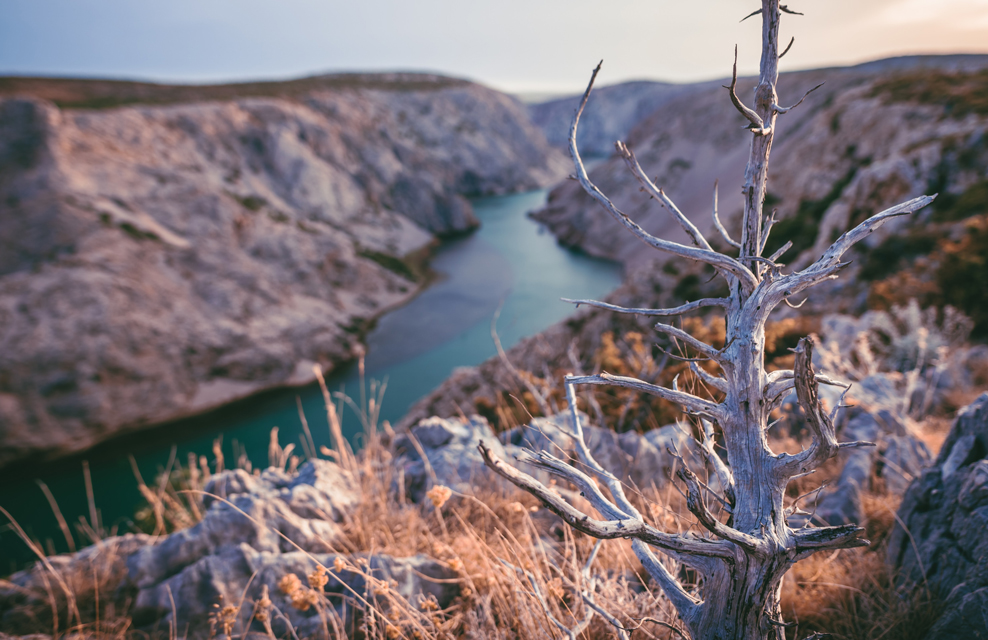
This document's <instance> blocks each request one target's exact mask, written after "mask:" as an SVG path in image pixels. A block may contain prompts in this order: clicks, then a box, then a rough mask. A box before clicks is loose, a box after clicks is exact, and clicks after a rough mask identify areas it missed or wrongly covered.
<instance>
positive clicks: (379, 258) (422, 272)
mask: <svg viewBox="0 0 988 640" xmlns="http://www.w3.org/2000/svg"><path fill="white" fill-rule="evenodd" d="M430 253H431V252H430V251H426V252H425V253H424V254H420V252H413V253H411V254H409V255H407V256H405V257H404V258H399V257H398V256H393V255H391V254H390V253H384V252H382V251H374V250H373V249H360V250H359V251H358V252H357V255H359V256H360V257H362V258H367V259H368V260H373V261H374V262H376V263H377V264H379V265H380V266H382V267H384V268H385V269H387V270H388V271H390V272H392V273H394V274H397V275H399V276H401V277H402V278H405V279H406V280H409V281H411V282H415V283H420V282H423V281H424V280H425V279H426V277H427V276H428V274H429V269H428V266H427V264H426V262H427V260H428V256H429V255H430Z"/></svg>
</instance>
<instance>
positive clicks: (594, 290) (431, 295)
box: [0, 190, 621, 575]
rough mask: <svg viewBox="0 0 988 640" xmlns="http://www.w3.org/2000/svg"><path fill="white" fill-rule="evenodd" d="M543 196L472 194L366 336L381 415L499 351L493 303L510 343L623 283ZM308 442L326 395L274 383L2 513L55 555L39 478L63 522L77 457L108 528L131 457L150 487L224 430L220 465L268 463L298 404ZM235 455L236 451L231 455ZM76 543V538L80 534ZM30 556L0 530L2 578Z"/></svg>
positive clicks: (78, 490)
mask: <svg viewBox="0 0 988 640" xmlns="http://www.w3.org/2000/svg"><path fill="white" fill-rule="evenodd" d="M546 193H547V192H546V191H545V190H540V191H533V192H530V193H523V194H515V195H508V196H498V197H489V198H479V199H476V200H474V201H473V205H474V208H475V211H476V213H477V217H478V218H479V219H480V221H481V227H480V229H479V230H478V231H477V232H475V233H474V234H472V235H470V236H467V237H464V238H459V239H456V240H451V241H448V242H446V243H444V244H443V245H442V246H441V247H440V248H439V249H438V250H437V252H436V255H435V257H434V258H433V261H432V263H431V266H432V269H433V270H434V271H436V272H437V273H439V274H440V277H439V278H438V280H437V282H435V283H434V284H432V285H431V286H430V287H429V288H427V289H426V290H425V291H423V292H422V293H421V294H420V295H418V296H417V297H416V298H415V299H414V300H412V301H411V302H410V303H409V304H407V305H405V306H403V307H400V308H398V309H396V310H394V311H391V312H389V313H387V314H386V315H384V316H382V317H381V318H380V319H379V320H378V322H377V323H376V325H375V328H374V329H373V330H372V331H371V333H370V334H369V335H368V337H367V347H368V348H367V357H366V360H365V366H366V378H367V380H368V381H369V380H371V379H376V380H379V381H383V380H386V381H387V388H386V391H385V393H384V396H383V403H382V405H381V416H380V417H381V419H382V420H389V421H391V422H397V421H398V420H399V419H400V418H401V417H402V416H403V415H404V414H405V412H406V411H407V410H408V408H409V407H410V406H411V405H412V404H414V402H415V401H416V400H418V399H419V398H421V397H422V396H424V395H426V394H427V393H429V392H430V391H431V390H432V389H434V388H436V387H437V386H438V385H439V384H440V383H441V382H442V381H443V380H444V379H446V378H447V377H448V376H449V374H450V373H452V371H453V369H455V368H456V367H461V366H471V365H477V364H479V363H481V362H483V361H484V360H486V359H488V358H490V357H491V356H493V355H494V354H495V353H496V352H495V349H494V345H493V341H492V339H491V335H490V321H491V317H492V316H493V314H494V312H495V310H496V309H497V307H498V305H499V304H502V311H501V315H500V319H499V321H498V325H497V328H498V335H499V337H500V339H501V342H502V344H503V345H504V347H505V348H506V349H507V348H508V347H510V346H511V345H513V344H515V343H517V342H518V341H519V340H520V339H521V338H523V337H526V336H530V335H533V334H535V333H538V332H540V331H542V330H543V329H545V328H547V327H549V326H550V325H552V324H554V323H556V322H558V321H559V320H562V319H563V318H565V317H566V316H568V315H569V314H570V313H572V312H573V309H572V305H567V304H565V303H563V302H561V301H560V300H559V298H560V297H571V298H590V297H602V296H604V295H606V294H607V293H608V292H609V291H611V290H612V289H614V288H615V287H616V286H617V285H618V283H619V282H620V277H621V271H620V267H619V266H618V265H616V264H614V263H610V262H606V261H602V260H597V259H594V258H590V257H588V256H586V255H582V254H579V253H577V252H573V251H570V250H567V249H565V248H563V247H560V246H559V245H558V244H557V243H556V241H555V238H554V237H553V236H552V235H551V234H549V233H547V232H545V231H544V230H543V229H542V228H541V227H540V226H539V225H538V224H537V223H536V222H534V221H532V220H530V219H529V218H528V217H527V216H526V215H525V214H526V213H527V212H528V211H531V210H533V209H536V208H538V207H540V206H542V205H543V204H544V202H545V198H546ZM355 369H356V367H355V366H353V365H351V366H349V367H345V368H343V369H342V370H339V371H335V372H334V373H333V375H331V376H329V377H328V378H327V384H328V386H329V388H330V389H331V390H333V391H338V390H343V391H345V392H346V393H347V394H348V395H350V396H352V397H354V398H358V397H359V385H358V382H357V380H358V378H357V372H356V370H355ZM299 401H301V405H302V408H303V410H304V412H305V414H306V418H307V420H308V423H309V426H310V429H311V431H312V436H313V439H314V441H315V444H316V447H319V446H321V445H328V444H330V436H329V432H328V425H327V421H326V412H325V407H324V404H323V399H322V394H321V392H320V390H319V388H318V386H316V385H310V386H306V387H301V388H295V389H280V390H275V391H271V392H267V393H263V394H260V395H257V396H254V397H251V398H248V399H246V400H242V401H239V402H236V403H233V404H231V405H229V406H226V407H223V408H221V409H218V410H216V411H213V412H210V413H208V414H204V415H200V416H196V417H193V418H188V419H185V420H181V421H177V422H175V423H172V424H169V425H166V426H164V427H159V428H155V429H153V430H152V431H150V432H147V433H144V434H139V435H137V436H132V437H128V438H124V439H122V440H118V441H116V442H111V443H109V444H107V445H104V446H101V447H97V448H96V449H95V450H93V451H90V452H87V453H86V454H85V456H80V457H76V458H72V459H68V460H62V461H59V462H57V463H53V464H51V465H47V466H45V467H42V468H38V469H37V473H36V474H34V475H33V477H18V478H7V479H4V480H2V481H0V482H2V484H0V506H2V507H4V508H5V509H7V510H8V511H9V512H10V513H11V514H12V515H13V516H14V518H15V519H17V521H18V522H19V523H20V524H21V525H22V526H23V527H24V528H25V529H26V530H27V531H28V533H29V535H31V536H32V537H34V538H36V539H37V540H39V541H40V542H41V543H42V544H43V545H44V546H45V548H46V549H47V548H49V546H51V547H53V548H54V550H56V551H58V552H62V551H65V550H66V545H67V543H66V542H65V540H64V537H63V536H62V534H61V532H60V530H59V528H58V524H57V521H56V519H55V516H54V514H53V511H52V509H51V508H50V506H49V504H48V501H47V500H46V498H45V496H44V494H43V492H42V490H41V488H40V486H39V485H38V484H37V482H36V481H35V478H38V479H40V480H41V481H43V482H44V483H45V484H46V485H47V486H48V487H49V488H50V490H51V492H52V494H53V495H54V497H55V499H56V501H57V503H58V505H59V508H60V510H61V512H62V514H63V515H64V517H65V519H66V520H67V521H68V522H69V526H70V527H73V528H74V526H73V524H74V523H77V522H78V521H79V518H80V517H87V518H88V516H89V506H88V504H89V503H88V500H87V497H86V486H85V482H84V474H83V460H86V461H87V463H88V465H89V467H90V471H91V477H92V487H93V496H94V502H95V505H96V508H97V509H98V512H99V517H100V520H101V522H102V524H103V526H104V527H105V528H106V529H107V530H115V531H116V532H118V533H123V532H126V531H129V530H132V528H133V522H132V521H131V518H132V517H133V514H134V512H135V509H136V507H137V506H138V505H139V504H140V502H141V497H140V494H139V492H138V489H137V482H136V480H135V478H134V473H133V471H132V468H131V464H130V460H129V455H133V456H134V459H135V460H136V462H137V465H138V467H139V469H140V471H141V474H142V475H143V477H144V479H145V481H146V482H148V483H151V480H152V479H153V478H154V477H155V476H156V475H157V474H158V473H159V472H160V470H161V469H163V468H164V466H165V465H166V464H167V463H168V460H169V457H170V455H171V454H172V451H173V447H174V451H175V452H176V454H177V458H176V459H177V460H178V461H179V462H180V463H182V464H184V463H185V461H186V460H187V457H188V454H189V452H193V453H195V454H197V455H207V456H208V457H209V458H210V460H212V458H213V456H212V452H211V449H212V444H213V441H214V439H216V438H217V437H218V436H220V435H222V438H223V451H224V457H225V458H226V460H227V465H228V466H230V463H231V461H234V460H236V457H237V455H238V454H239V453H240V452H245V453H246V455H247V456H248V457H249V458H250V459H251V460H252V462H253V463H254V464H255V465H257V466H266V465H267V455H268V454H267V451H268V441H269V434H270V431H271V428H272V427H275V426H277V427H278V428H279V439H280V441H281V444H282V445H283V446H284V445H287V444H288V443H294V444H295V447H296V449H297V450H300V449H301V444H300V440H299V436H300V435H301V433H302V427H301V421H300V419H299V415H298V402H299ZM343 426H344V431H345V433H346V435H347V436H348V437H350V438H351V439H352V437H353V435H354V434H356V433H357V432H358V430H359V424H358V420H357V417H356V415H355V414H354V413H353V412H352V411H349V410H347V411H345V412H344V420H343ZM235 451H236V452H237V453H235ZM76 537H77V539H78V538H79V536H76ZM31 559H32V556H31V554H30V552H29V551H28V549H27V547H26V545H24V544H23V543H22V542H21V541H19V540H18V539H17V537H16V535H15V534H14V532H13V531H12V530H10V529H9V528H8V527H4V526H2V525H0V575H3V574H5V573H7V572H9V571H11V570H12V569H14V568H16V567H18V566H21V565H23V564H24V563H25V562H27V561H29V560H31Z"/></svg>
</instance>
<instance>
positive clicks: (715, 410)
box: [566, 372, 722, 417]
mask: <svg viewBox="0 0 988 640" xmlns="http://www.w3.org/2000/svg"><path fill="white" fill-rule="evenodd" d="M566 382H568V383H572V384H609V385H614V386H618V387H625V388H626V389H635V390H636V391H641V392H642V393H648V394H650V395H653V396H657V397H659V398H662V399H664V400H669V401H670V402H675V403H676V404H678V405H681V406H683V407H685V408H686V409H687V410H689V411H691V412H693V413H699V414H707V415H711V416H715V417H719V416H720V414H721V412H722V408H721V405H719V404H717V403H714V402H711V401H709V400H704V399H703V398H698V397H696V396H694V395H693V394H691V393H686V392H685V391H673V390H672V389H667V388H666V387H660V386H658V385H654V384H649V383H648V382H645V381H644V380H638V379H637V378H628V377H625V376H615V375H611V374H609V373H607V372H603V373H600V374H597V375H594V376H567V377H566Z"/></svg>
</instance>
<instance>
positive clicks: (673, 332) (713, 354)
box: [654, 322, 728, 368]
mask: <svg viewBox="0 0 988 640" xmlns="http://www.w3.org/2000/svg"><path fill="white" fill-rule="evenodd" d="M654 327H655V330H656V331H660V332H662V333H664V334H666V335H670V336H672V337H674V338H679V339H680V340H682V341H683V342H685V343H686V344H688V345H689V346H691V347H693V348H694V349H696V350H697V351H699V352H700V353H702V354H703V355H705V356H706V357H708V358H710V359H711V360H713V361H714V362H716V363H717V364H719V365H720V366H722V367H724V368H727V366H728V362H727V361H726V360H725V359H724V354H722V353H721V352H720V351H718V350H717V349H715V348H714V347H711V346H710V345H709V344H707V343H706V342H703V341H701V340H697V339H696V338H694V337H693V336H691V335H690V334H689V333H688V332H686V331H683V330H682V329H680V328H679V327H674V326H672V325H670V324H663V323H661V322H657V323H655V325H654Z"/></svg>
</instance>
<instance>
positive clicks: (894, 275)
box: [865, 213, 988, 340]
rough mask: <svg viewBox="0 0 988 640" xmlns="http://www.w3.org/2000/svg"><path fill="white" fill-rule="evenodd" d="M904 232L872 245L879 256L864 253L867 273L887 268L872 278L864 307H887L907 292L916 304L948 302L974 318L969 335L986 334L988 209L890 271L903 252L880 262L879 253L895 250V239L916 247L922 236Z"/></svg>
mask: <svg viewBox="0 0 988 640" xmlns="http://www.w3.org/2000/svg"><path fill="white" fill-rule="evenodd" d="M916 235H919V232H917V234H916ZM934 237H935V236H934ZM910 238H911V236H907V237H906V238H904V239H902V238H900V239H896V238H890V239H889V240H887V241H886V242H885V243H883V244H882V245H880V246H879V248H878V249H876V250H874V251H873V253H875V252H879V253H880V255H879V257H875V258H873V257H872V256H871V255H869V257H868V260H867V262H866V263H865V271H866V272H867V273H868V275H870V276H873V277H876V278H877V277H881V275H882V274H883V273H887V274H888V275H886V277H884V278H883V279H880V280H876V281H875V282H874V284H872V286H871V290H870V293H869V297H868V304H869V307H870V308H877V309H889V308H891V307H892V306H893V305H897V304H898V305H901V304H904V303H906V302H907V301H908V300H909V299H910V298H915V299H916V300H917V301H918V302H919V303H920V304H921V305H922V306H936V307H940V308H943V307H945V306H947V305H950V306H952V307H954V308H956V309H958V310H960V311H961V312H962V313H964V314H965V315H967V316H968V317H969V318H971V320H972V321H973V323H974V327H973V329H972V330H971V337H972V338H975V339H980V340H984V339H986V338H988V305H985V299H986V296H988V213H986V214H983V215H980V216H973V217H971V218H969V219H968V220H967V221H966V222H965V223H964V230H963V234H962V235H961V236H960V237H959V239H951V238H950V237H947V236H946V234H943V235H941V236H940V237H939V238H937V239H936V245H935V247H934V248H933V249H932V250H931V251H930V252H928V253H924V254H919V255H917V256H916V257H915V258H914V259H913V260H912V263H911V264H910V265H909V266H908V267H906V268H903V269H902V270H901V271H896V267H897V266H899V265H900V264H901V262H902V259H904V258H906V257H908V256H901V255H900V256H899V259H897V260H895V261H894V262H893V261H892V260H889V262H890V263H891V264H888V263H883V262H882V259H883V258H882V257H881V256H882V255H884V256H885V257H886V258H890V257H891V256H892V255H894V254H895V251H896V243H897V242H904V243H905V246H907V247H912V248H914V249H917V250H918V248H919V247H920V246H921V243H922V242H923V241H922V240H919V239H918V238H917V239H915V240H910ZM909 243H913V244H909ZM886 245H888V246H886Z"/></svg>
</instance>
